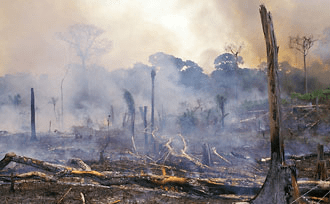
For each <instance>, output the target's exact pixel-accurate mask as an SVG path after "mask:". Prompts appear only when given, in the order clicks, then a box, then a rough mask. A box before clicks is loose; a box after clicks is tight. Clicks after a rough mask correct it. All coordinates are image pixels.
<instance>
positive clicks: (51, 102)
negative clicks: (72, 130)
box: [49, 97, 58, 120]
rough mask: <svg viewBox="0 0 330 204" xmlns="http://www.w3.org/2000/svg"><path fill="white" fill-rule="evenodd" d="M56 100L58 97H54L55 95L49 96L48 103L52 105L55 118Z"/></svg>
mask: <svg viewBox="0 0 330 204" xmlns="http://www.w3.org/2000/svg"><path fill="white" fill-rule="evenodd" d="M57 101H58V98H55V97H51V98H50V101H49V104H52V105H53V109H54V114H55V118H56V120H57V115H56V103H57Z"/></svg>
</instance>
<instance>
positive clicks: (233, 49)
mask: <svg viewBox="0 0 330 204" xmlns="http://www.w3.org/2000/svg"><path fill="white" fill-rule="evenodd" d="M243 46H244V44H243V43H241V44H240V45H235V44H229V45H227V46H226V47H225V50H226V52H230V53H231V54H232V55H234V57H235V62H236V68H238V63H241V64H242V63H243V59H242V57H241V56H239V54H240V53H241V51H242V49H243ZM237 83H238V81H237V69H235V98H236V99H237V87H238V84H237Z"/></svg>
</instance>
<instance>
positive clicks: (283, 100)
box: [281, 98, 290, 105]
mask: <svg viewBox="0 0 330 204" xmlns="http://www.w3.org/2000/svg"><path fill="white" fill-rule="evenodd" d="M281 104H282V105H288V104H290V102H289V101H287V100H286V99H284V98H283V99H282V101H281Z"/></svg>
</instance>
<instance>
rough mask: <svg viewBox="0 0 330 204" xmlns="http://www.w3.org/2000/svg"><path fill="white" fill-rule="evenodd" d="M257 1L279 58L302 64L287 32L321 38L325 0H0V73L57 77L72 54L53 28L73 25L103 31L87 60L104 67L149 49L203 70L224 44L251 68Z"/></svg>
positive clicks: (261, 57)
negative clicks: (268, 18) (104, 47)
mask: <svg viewBox="0 0 330 204" xmlns="http://www.w3.org/2000/svg"><path fill="white" fill-rule="evenodd" d="M260 4H265V6H266V8H267V9H268V10H269V11H270V12H271V13H272V16H273V21H274V27H275V33H276V37H277V40H278V45H279V47H280V53H279V60H280V61H289V62H290V63H292V64H293V65H296V66H298V67H299V66H302V64H301V63H300V62H301V60H300V56H299V55H298V54H297V52H295V51H293V50H290V49H289V47H288V38H289V36H296V35H298V34H299V35H301V36H303V35H310V34H312V35H313V36H314V37H315V38H321V37H322V34H323V31H324V29H325V28H327V27H330V15H328V10H329V8H330V1H328V0H313V1H309V0H235V1H232V0H206V1H200V0H166V1H161V0H72V1H67V0H56V1H53V0H24V1H23V0H11V1H0V38H1V41H0V75H5V74H14V73H18V72H31V73H34V74H59V75H63V74H64V73H65V70H66V66H67V64H70V63H74V62H76V61H77V57H76V56H75V53H74V51H73V50H72V49H70V48H69V47H68V45H67V44H65V43H64V42H63V41H61V40H59V39H58V38H57V37H56V33H58V32H66V31H67V29H68V27H69V26H71V25H74V24H77V23H83V24H93V25H95V26H97V27H99V28H101V29H103V30H105V33H104V34H103V35H102V37H103V38H107V39H109V40H111V41H112V48H111V51H110V52H109V53H107V54H105V55H103V56H100V57H95V58H93V59H91V62H89V63H96V64H99V65H101V66H104V67H105V68H106V69H108V70H109V71H111V70H116V69H120V68H129V67H132V66H133V64H135V63H138V62H142V63H145V64H148V57H149V56H150V55H152V54H154V53H156V52H164V53H167V54H171V55H174V56H176V57H179V58H182V59H184V60H192V61H194V62H196V63H198V64H199V65H200V66H201V67H202V68H203V69H204V71H205V72H206V73H210V72H211V71H212V70H213V69H214V65H213V61H214V59H215V58H216V57H217V56H218V55H220V54H222V53H224V52H225V47H226V46H227V45H231V44H232V45H234V46H240V45H243V49H242V51H241V53H240V55H241V56H242V57H243V59H244V64H243V65H242V66H244V67H250V68H255V67H257V66H258V65H259V64H260V63H261V62H263V61H265V55H266V54H265V53H266V50H265V42H264V37H263V33H262V27H261V21H260V16H259V5H260ZM310 57H311V58H313V55H312V54H311V56H310Z"/></svg>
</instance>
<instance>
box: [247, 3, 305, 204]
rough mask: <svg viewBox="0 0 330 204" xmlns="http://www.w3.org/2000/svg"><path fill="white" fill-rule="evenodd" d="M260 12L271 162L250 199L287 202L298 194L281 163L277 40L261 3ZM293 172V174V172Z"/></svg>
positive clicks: (288, 170)
mask: <svg viewBox="0 0 330 204" xmlns="http://www.w3.org/2000/svg"><path fill="white" fill-rule="evenodd" d="M260 16H261V23H262V28H263V32H264V36H265V41H266V49H267V69H268V71H267V75H268V101H269V121H270V140H271V162H270V169H269V171H268V174H267V177H266V180H265V182H264V184H263V186H262V188H261V190H260V192H259V193H258V194H257V196H256V197H255V198H254V199H253V200H252V202H251V203H274V204H283V203H290V202H292V201H293V200H294V199H295V198H294V196H295V195H297V194H299V193H297V192H294V191H293V189H297V188H294V187H297V186H296V185H297V184H296V183H294V184H293V182H294V179H292V178H295V168H294V167H288V166H284V145H283V140H282V138H281V135H280V132H281V131H280V125H281V111H280V90H279V83H278V73H277V71H278V49H279V48H278V46H277V43H276V38H275V33H274V27H273V22H272V17H271V14H270V13H268V12H267V9H266V7H265V6H264V5H261V6H260ZM292 175H293V176H292Z"/></svg>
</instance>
